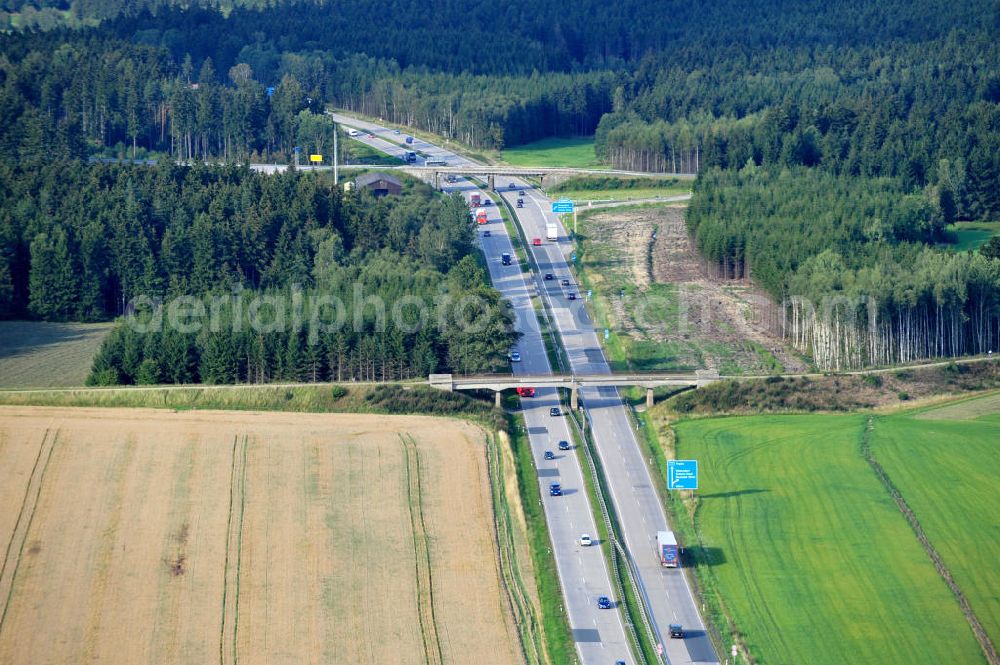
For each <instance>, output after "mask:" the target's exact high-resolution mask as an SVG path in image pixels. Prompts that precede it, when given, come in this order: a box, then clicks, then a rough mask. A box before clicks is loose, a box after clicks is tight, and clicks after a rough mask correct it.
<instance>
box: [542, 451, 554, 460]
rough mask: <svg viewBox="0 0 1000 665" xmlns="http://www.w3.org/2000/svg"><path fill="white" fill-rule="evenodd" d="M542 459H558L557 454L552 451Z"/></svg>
mask: <svg viewBox="0 0 1000 665" xmlns="http://www.w3.org/2000/svg"><path fill="white" fill-rule="evenodd" d="M542 457H543V458H544V459H555V458H556V454H555V453H554V452H552V451H551V450H546V451H545V454H544V455H542Z"/></svg>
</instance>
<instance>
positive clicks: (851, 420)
mask: <svg viewBox="0 0 1000 665" xmlns="http://www.w3.org/2000/svg"><path fill="white" fill-rule="evenodd" d="M865 422H866V418H865V416H860V415H850V416H826V415H818V416H756V417H747V418H717V419H709V420H692V421H686V422H681V423H679V424H678V425H677V427H676V431H677V436H678V440H677V446H678V447H677V453H678V457H681V458H694V459H698V460H699V462H700V466H701V469H700V471H701V489H700V491H699V493H698V494H699V506H698V512H697V518H696V519H697V526H698V529H699V533H700V534H701V538H702V544H703V545H704V546H706V547H708V548H713V549H711V550H709V551H710V552H714V554H713V555H712V556H711V557H707V559H708V560H710V561H713V562H714V563H713V565H712V567H711V568H710V569H709V572H708V573H707V574H708V575H709V576H710V577H711V578H712V580H713V581H714V583H715V585H716V586H717V587H718V589H719V591H720V592H721V594H722V596H723V598H724V599H725V602H726V604H727V609H728V612H729V613H730V614H731V616H732V617H733V618H734V619H735V621H736V624H737V626H738V628H739V629H740V630H741V632H742V633H743V635H744V637H745V640H746V644H747V648H748V649H749V651H750V653H751V654H752V655H753V657H754V658H755V659H756V661H757V662H758V663H760V664H771V663H774V664H778V663H781V664H784V663H810V664H811V665H817V664H820V665H821V664H826V663H829V664H830V665H834V664H836V665H840V664H841V663H908V664H915V665H919V664H925V663H926V664H927V665H931V664H937V663H982V662H985V659H984V658H983V656H982V654H981V652H980V650H979V646H978V644H977V643H976V641H975V639H974V638H973V636H972V632H971V630H970V629H969V627H968V625H967V623H966V622H965V620H964V618H963V616H962V614H961V612H960V610H959V607H958V604H957V603H956V602H955V600H954V598H953V597H952V595H951V593H950V591H949V589H948V588H947V586H946V585H945V583H944V582H943V581H942V579H941V578H940V576H939V575H938V573H937V572H936V571H935V569H934V567H933V566H932V564H931V562H930V560H929V559H928V557H927V555H926V554H925V553H924V551H923V550H922V549H921V547H920V545H919V543H918V541H917V540H916V538H915V536H914V534H913V532H912V530H911V529H910V528H909V526H908V524H907V522H906V521H905V519H904V518H903V516H902V515H901V514H900V513H899V511H898V509H897V508H896V506H895V504H894V503H893V502H892V500H891V499H890V497H889V495H888V493H887V492H886V491H885V489H884V488H883V487H882V486H881V484H880V483H879V481H878V480H877V478H876V476H875V475H874V473H873V472H872V471H871V469H870V468H869V466H868V464H867V463H866V462H865V460H864V458H863V457H862V456H861V454H860V447H859V441H860V436H861V434H862V431H863V427H864V426H865ZM881 428H882V424H881V421H880V424H879V425H878V426H877V431H878V432H880V431H881ZM873 448H874V449H875V450H876V451H882V450H883V447H882V446H881V444H880V445H879V446H876V445H875V443H873ZM890 473H891V471H890ZM993 477H996V476H995V474H994V476H993ZM911 491H912V488H911ZM904 494H906V491H905V490H904ZM989 505H995V503H991V504H989ZM992 514H993V515H995V514H997V513H996V512H994V513H992ZM989 565H993V566H995V559H993V560H991V561H990V562H989ZM986 588H987V589H989V588H992V589H994V590H995V589H996V586H995V585H993V586H992V587H989V586H987V587H986Z"/></svg>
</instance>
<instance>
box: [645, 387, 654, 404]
mask: <svg viewBox="0 0 1000 665" xmlns="http://www.w3.org/2000/svg"><path fill="white" fill-rule="evenodd" d="M646 408H647V409H651V408H653V389H652V388H646Z"/></svg>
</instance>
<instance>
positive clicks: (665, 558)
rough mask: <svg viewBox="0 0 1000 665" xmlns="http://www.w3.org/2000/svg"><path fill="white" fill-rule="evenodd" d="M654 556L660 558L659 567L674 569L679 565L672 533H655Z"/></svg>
mask: <svg viewBox="0 0 1000 665" xmlns="http://www.w3.org/2000/svg"><path fill="white" fill-rule="evenodd" d="M656 554H657V555H658V556H659V557H660V565H661V566H663V567H664V568H676V567H677V566H678V565H680V557H679V556H678V547H677V537H676V536H674V532H673V531H657V532H656Z"/></svg>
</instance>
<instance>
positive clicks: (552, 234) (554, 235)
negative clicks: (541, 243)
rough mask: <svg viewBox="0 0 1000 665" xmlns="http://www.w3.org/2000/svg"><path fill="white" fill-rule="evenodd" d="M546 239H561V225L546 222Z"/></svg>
mask: <svg viewBox="0 0 1000 665" xmlns="http://www.w3.org/2000/svg"><path fill="white" fill-rule="evenodd" d="M545 239H546V240H558V239H559V226H558V225H557V224H556V223H555V222H546V223H545Z"/></svg>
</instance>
